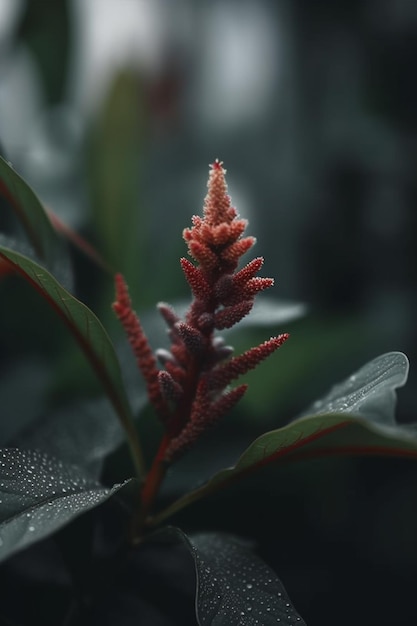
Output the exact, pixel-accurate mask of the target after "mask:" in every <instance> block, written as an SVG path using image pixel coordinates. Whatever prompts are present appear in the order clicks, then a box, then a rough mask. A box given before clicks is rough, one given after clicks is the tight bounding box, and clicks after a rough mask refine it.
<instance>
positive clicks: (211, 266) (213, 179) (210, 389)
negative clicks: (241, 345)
mask: <svg viewBox="0 0 417 626" xmlns="http://www.w3.org/2000/svg"><path fill="white" fill-rule="evenodd" d="M225 173H226V171H225V170H224V169H223V167H222V163H220V162H219V161H215V163H213V165H212V166H211V170H210V176H209V181H208V193H207V196H206V198H205V203H204V213H203V217H198V216H194V217H193V218H192V224H193V225H192V227H191V228H187V229H185V230H184V232H183V236H184V239H185V241H186V243H187V246H188V251H189V254H190V256H191V257H192V258H193V259H194V261H195V264H194V263H192V262H191V261H189V260H188V259H186V258H182V259H181V267H182V270H183V272H184V275H185V278H186V280H187V282H188V284H189V286H190V288H191V291H192V294H193V301H192V303H191V305H190V307H189V309H188V311H187V313H186V315H185V318H184V319H180V318H179V317H178V316H177V315H176V313H175V311H174V310H173V309H172V307H170V306H169V305H167V304H165V303H161V304H159V305H158V308H159V311H160V313H161V315H162V316H163V318H164V320H165V322H166V324H167V326H168V334H169V337H170V340H171V347H170V350H169V351H168V350H164V349H160V350H157V351H156V356H154V354H153V352H152V351H151V349H150V347H149V344H148V341H147V339H146V336H145V333H144V331H143V329H142V327H141V325H140V322H139V320H138V318H137V317H136V315H135V314H134V313H133V311H132V308H131V303H130V300H129V297H128V293H127V288H126V285H125V284H124V281H123V279H122V277H121V276H118V277H117V278H116V302H115V304H114V305H113V306H114V310H115V311H116V313H117V315H118V317H119V319H120V321H121V323H122V324H123V326H124V328H125V330H126V332H127V335H128V338H129V341H130V343H131V345H132V348H133V351H134V353H135V355H136V359H137V363H138V367H139V369H140V371H141V372H142V374H143V376H144V378H145V380H146V383H147V388H148V394H149V399H150V401H151V402H152V404H153V405H154V407H155V409H156V411H157V413H158V415H159V418H160V420H161V422H162V423H163V425H164V427H165V430H166V435H167V445H166V446H165V448H164V458H163V460H164V461H165V462H166V463H171V462H172V461H174V460H175V459H176V458H178V457H179V456H180V455H181V454H183V453H184V452H185V451H186V450H187V449H188V448H189V447H190V446H191V445H192V444H193V443H194V442H195V441H196V440H197V439H198V438H199V437H200V436H201V435H202V434H203V433H204V432H205V431H206V430H207V429H208V428H209V427H211V426H212V425H214V424H215V423H216V422H218V420H219V419H220V418H221V417H222V416H223V415H224V414H225V413H226V412H227V411H229V410H230V409H231V408H232V407H233V406H234V405H235V404H236V403H237V402H238V401H239V400H240V398H241V397H242V396H243V394H244V393H245V391H246V385H240V386H238V387H235V388H232V389H230V388H229V384H230V383H231V382H232V381H233V380H235V379H237V378H238V377H239V376H241V375H243V374H245V373H246V372H248V371H249V370H251V369H253V368H255V367H256V366H257V365H258V364H259V363H260V362H261V361H262V360H263V359H265V358H266V357H267V356H269V355H270V354H272V353H273V352H274V351H275V350H276V349H277V348H279V347H280V346H281V345H282V344H283V343H284V341H285V340H286V339H287V338H288V335H287V334H282V335H278V336H277V337H272V338H271V339H269V340H268V341H265V342H264V343H262V344H261V345H259V346H256V347H254V348H251V349H250V350H247V351H246V352H244V353H243V354H241V355H240V356H235V357H232V358H231V354H232V351H233V349H232V348H231V347H230V346H227V345H225V342H224V340H223V339H222V338H221V337H219V336H218V335H216V331H219V330H223V329H226V328H231V327H232V326H234V325H235V324H237V323H238V322H239V321H240V320H241V319H242V318H243V317H245V316H246V315H247V314H248V313H249V312H250V311H251V309H252V306H253V304H254V298H255V296H256V294H257V293H259V292H260V291H263V290H265V289H268V288H269V287H271V286H272V285H273V283H274V281H273V279H272V278H261V277H259V276H257V274H258V272H259V270H260V269H261V268H262V265H263V258H262V257H257V258H255V259H253V260H252V261H250V262H249V263H248V264H247V265H245V266H244V267H243V268H242V269H240V270H239V271H236V270H237V267H238V264H239V261H240V259H241V257H242V255H243V254H245V253H246V252H247V251H248V250H250V248H251V247H252V246H253V245H254V243H255V239H254V238H253V237H245V236H243V235H244V232H245V230H246V226H247V221H246V220H243V219H240V218H239V216H238V214H237V211H236V209H235V208H234V207H232V206H231V201H230V197H229V196H228V194H227V185H226V180H225ZM157 359H158V360H159V362H160V364H161V366H162V369H159V367H158V365H157Z"/></svg>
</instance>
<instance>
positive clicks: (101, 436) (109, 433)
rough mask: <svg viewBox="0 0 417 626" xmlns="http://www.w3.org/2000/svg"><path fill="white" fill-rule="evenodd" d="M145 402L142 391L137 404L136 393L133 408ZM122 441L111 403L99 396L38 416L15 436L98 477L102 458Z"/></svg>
mask: <svg viewBox="0 0 417 626" xmlns="http://www.w3.org/2000/svg"><path fill="white" fill-rule="evenodd" d="M146 402H147V396H146V394H142V396H141V403H140V402H139V396H137V401H136V406H135V408H136V409H137V410H139V409H140V408H141V407H142V406H144V405H145V403H146ZM123 440H124V433H123V429H122V427H121V425H120V422H119V421H118V420H116V419H115V417H114V412H113V410H112V408H111V405H110V404H109V402H108V401H107V399H106V398H99V399H97V400H92V401H90V402H84V403H79V404H75V405H73V406H68V407H65V408H62V409H60V410H58V411H53V412H51V413H49V414H47V415H44V416H42V417H41V418H40V419H38V420H36V421H35V422H32V423H31V426H30V428H28V429H27V430H26V431H25V432H24V433H23V436H22V435H20V436H19V438H18V443H19V446H22V447H24V448H33V449H36V450H40V451H43V452H46V453H47V454H49V455H51V456H54V457H56V458H59V459H61V460H62V461H64V462H66V463H72V464H75V465H78V466H79V467H81V468H82V469H83V470H84V471H85V472H86V473H87V474H88V475H89V476H92V477H94V478H97V479H98V478H99V477H100V474H101V470H102V466H103V461H104V460H105V458H106V457H107V456H108V455H109V454H110V453H111V452H113V451H114V450H115V449H116V448H117V447H118V446H119V445H121V443H122V442H123Z"/></svg>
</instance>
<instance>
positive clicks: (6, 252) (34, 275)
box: [0, 242, 144, 473]
mask: <svg viewBox="0 0 417 626" xmlns="http://www.w3.org/2000/svg"><path fill="white" fill-rule="evenodd" d="M0 258H4V259H6V260H7V261H9V262H10V263H11V264H12V266H13V267H14V269H15V270H16V271H17V272H18V273H19V274H20V275H22V276H23V277H24V278H25V280H27V282H28V283H29V284H30V285H31V286H32V287H34V288H35V289H36V290H37V291H38V292H39V293H40V295H41V296H42V297H43V298H45V300H46V301H47V302H48V304H49V305H50V306H51V308H52V309H53V310H54V311H55V312H56V313H57V314H58V315H59V316H60V317H61V318H62V319H63V321H64V322H65V324H66V325H67V327H68V328H69V330H70V331H71V333H72V334H73V336H74V337H75V339H76V340H77V341H78V344H79V345H80V347H81V349H82V350H83V352H84V354H85V356H86V357H87V359H88V360H89V362H90V364H91V366H92V368H93V369H94V371H95V373H96V374H97V376H98V378H99V380H100V381H101V383H102V385H103V388H104V391H105V392H106V394H107V396H108V398H109V400H110V401H111V403H112V404H113V407H114V409H115V410H116V412H117V415H118V417H119V418H120V421H121V423H122V425H123V427H124V429H125V431H126V432H127V433H128V435H129V443H130V445H131V446H132V448H134V455H133V456H134V458H135V460H136V463H137V465H138V467H137V470H138V473H143V468H144V462H143V459H142V454H141V451H140V449H139V443H138V441H137V436H136V430H135V428H134V425H133V416H132V411H131V408H130V404H129V400H128V397H127V393H126V389H125V386H124V384H123V380H122V376H121V371H120V365H119V362H118V359H117V356H116V353H115V350H114V347H113V344H112V342H111V340H110V338H109V336H108V334H107V332H106V331H105V329H104V327H103V326H102V324H101V322H100V320H99V319H98V318H97V317H96V316H95V315H94V313H93V312H92V311H91V310H90V309H89V308H88V307H87V306H86V305H85V304H83V303H82V302H80V301H79V300H77V298H75V297H74V296H73V295H72V294H71V293H70V292H69V291H67V290H66V289H64V287H63V286H62V285H61V284H60V283H59V282H58V281H57V280H56V279H55V278H54V277H53V276H52V275H51V274H50V273H49V272H48V271H47V270H46V269H44V268H43V267H41V266H40V265H38V264H37V263H35V262H34V261H32V260H31V259H29V258H28V257H26V256H24V255H22V254H19V253H18V252H15V251H14V250H11V249H9V248H7V247H5V246H3V245H1V242H0ZM139 466H140V467H139Z"/></svg>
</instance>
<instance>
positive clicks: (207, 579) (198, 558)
mask: <svg viewBox="0 0 417 626" xmlns="http://www.w3.org/2000/svg"><path fill="white" fill-rule="evenodd" d="M161 532H162V533H165V534H166V535H169V534H171V535H172V536H173V537H177V538H178V539H180V540H181V541H183V542H184V543H185V545H186V547H187V548H188V549H189V551H190V553H191V556H192V557H193V559H194V565H195V571H196V578H197V592H196V614H197V620H198V623H199V624H200V625H201V626H255V625H256V624H262V625H263V626H272V625H273V624H274V625H275V624H277V623H279V622H281V623H283V624H298V625H299V626H305V622H304V621H303V620H302V619H301V617H300V616H299V615H298V613H297V612H296V610H295V609H294V607H293V606H292V604H291V602H290V599H289V597H288V595H287V592H286V591H285V589H284V586H283V584H282V583H281V581H280V580H279V579H278V578H277V576H276V574H275V573H274V572H273V571H272V570H271V568H270V567H268V565H266V563H264V562H263V561H262V560H261V559H260V558H259V557H258V556H257V555H256V554H254V552H253V551H252V550H251V548H250V546H249V544H248V543H247V542H244V541H242V540H241V539H239V538H237V537H234V536H232V535H228V534H223V533H201V534H196V535H191V536H187V535H185V534H184V533H183V532H182V531H181V530H179V529H177V528H167V529H164V530H163V531H161Z"/></svg>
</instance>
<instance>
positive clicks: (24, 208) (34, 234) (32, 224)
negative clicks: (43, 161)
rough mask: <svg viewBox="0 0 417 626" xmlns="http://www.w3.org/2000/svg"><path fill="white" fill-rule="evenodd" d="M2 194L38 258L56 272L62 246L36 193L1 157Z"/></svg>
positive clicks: (0, 178)
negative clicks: (55, 268) (55, 267)
mask: <svg viewBox="0 0 417 626" xmlns="http://www.w3.org/2000/svg"><path fill="white" fill-rule="evenodd" d="M0 194H1V195H2V196H3V197H4V198H5V199H6V200H7V201H8V203H9V204H10V206H11V208H12V209H13V210H14V212H15V213H16V215H17V217H18V219H19V221H20V223H21V224H22V226H23V228H24V230H25V232H26V235H27V237H28V239H29V241H30V243H31V244H32V246H33V248H34V250H35V252H36V254H37V255H38V256H39V257H40V258H41V259H42V260H43V261H44V262H45V263H46V264H47V265H48V266H49V267H51V268H53V267H54V266H55V264H56V262H57V260H58V258H59V257H60V256H61V254H62V244H61V242H60V240H59V238H58V237H57V235H56V233H55V231H54V229H53V227H52V224H51V222H50V220H49V218H48V215H47V214H46V211H45V209H44V207H43V206H42V203H41V202H40V200H39V199H38V197H37V196H36V194H35V193H34V191H33V190H32V189H31V187H30V186H29V185H28V184H27V183H26V182H25V181H24V180H23V178H21V176H19V174H17V173H16V172H15V171H14V169H13V168H12V167H11V166H10V165H9V164H8V163H7V161H5V160H4V159H3V158H1V157H0Z"/></svg>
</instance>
